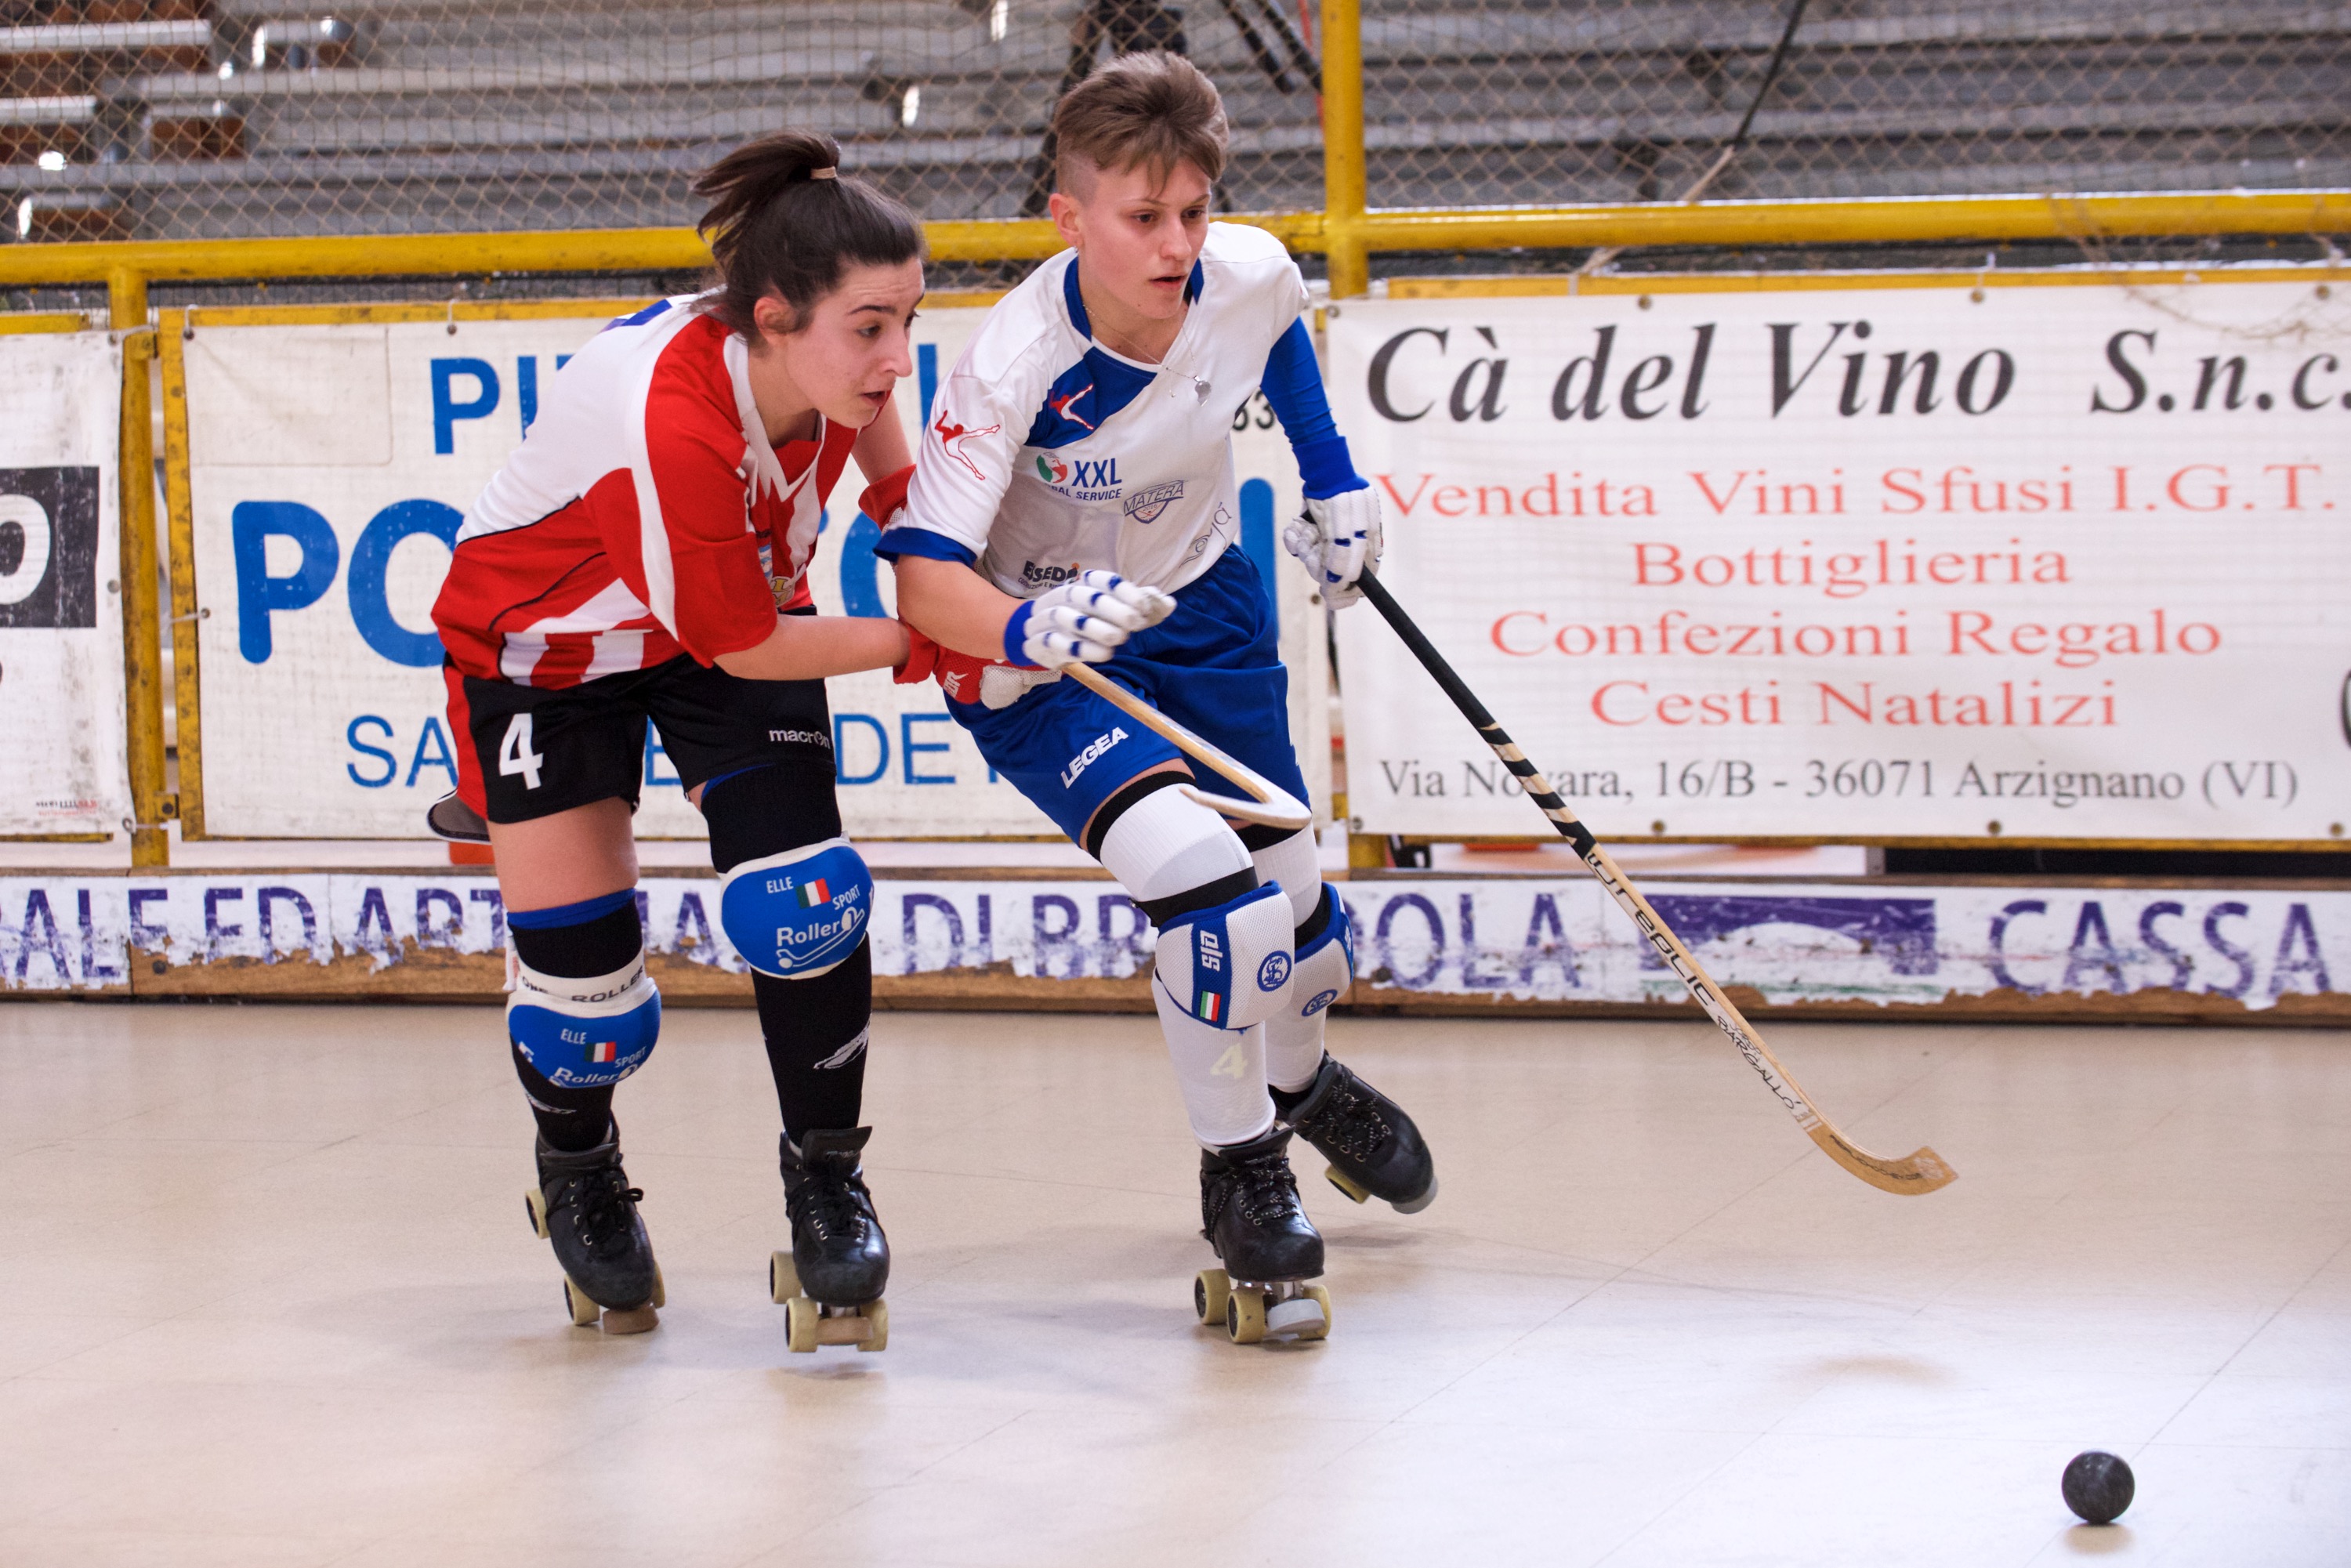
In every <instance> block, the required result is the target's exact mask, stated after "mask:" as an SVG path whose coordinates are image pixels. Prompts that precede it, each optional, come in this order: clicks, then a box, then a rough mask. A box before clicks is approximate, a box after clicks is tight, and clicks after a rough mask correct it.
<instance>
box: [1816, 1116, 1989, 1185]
mask: <svg viewBox="0 0 2351 1568" xmlns="http://www.w3.org/2000/svg"><path fill="white" fill-rule="evenodd" d="M1810 1130H1811V1133H1812V1136H1813V1142H1814V1143H1816V1144H1818V1145H1820V1146H1821V1152H1822V1153H1823V1154H1825V1155H1828V1157H1829V1158H1831V1159H1833V1160H1834V1161H1836V1163H1837V1164H1839V1165H1841V1166H1844V1168H1845V1169H1847V1170H1849V1171H1851V1172H1852V1173H1853V1174H1854V1175H1855V1176H1859V1177H1860V1178H1861V1179H1862V1180H1864V1181H1865V1182H1867V1183H1868V1184H1869V1185H1870V1186H1874V1187H1876V1188H1877V1190H1878V1191H1880V1192H1890V1193H1892V1194H1894V1195H1895V1196H1896V1197H1918V1196H1919V1195H1921V1194H1923V1193H1929V1192H1934V1191H1936V1190H1938V1188H1941V1187H1947V1186H1950V1185H1951V1184H1952V1183H1953V1182H1955V1181H1957V1180H1959V1172H1957V1171H1955V1170H1953V1169H1952V1168H1951V1167H1950V1166H1948V1165H1946V1164H1944V1163H1943V1156H1942V1155H1938V1154H1937V1153H1936V1152H1935V1151H1934V1150H1932V1149H1919V1150H1917V1151H1916V1152H1914V1153H1912V1154H1910V1155H1906V1156H1904V1157H1903V1158H1901V1159H1898V1160H1889V1159H1887V1158H1886V1156H1885V1155H1873V1154H1871V1153H1870V1152H1869V1151H1868V1150H1867V1149H1863V1148H1857V1147H1855V1145H1852V1144H1849V1143H1846V1142H1845V1141H1844V1138H1843V1137H1841V1136H1840V1135H1839V1134H1838V1133H1837V1130H1836V1129H1835V1128H1834V1127H1832V1126H1830V1125H1829V1124H1826V1123H1825V1122H1823V1123H1822V1124H1818V1125H1816V1126H1814V1127H1813V1128H1812V1129H1810Z"/></svg>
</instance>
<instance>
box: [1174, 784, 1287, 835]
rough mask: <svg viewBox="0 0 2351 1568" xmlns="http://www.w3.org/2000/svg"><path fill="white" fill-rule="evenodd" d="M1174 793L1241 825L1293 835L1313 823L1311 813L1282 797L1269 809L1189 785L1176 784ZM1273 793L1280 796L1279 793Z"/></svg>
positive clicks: (1248, 801) (1266, 805)
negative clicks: (1260, 826)
mask: <svg viewBox="0 0 2351 1568" xmlns="http://www.w3.org/2000/svg"><path fill="white" fill-rule="evenodd" d="M1175 792H1176V793H1177V794H1179V795H1181V796H1183V797H1184V798H1185V799H1186V800H1193V801H1196V802H1198V803H1199V804H1200V805H1203V806H1206V807H1207V808H1208V810H1211V811H1217V812H1220V813H1222V814H1223V815H1225V816H1228V817H1238V818H1239V819H1240V820H1241V821H1244V822H1257V823H1260V824H1262V825H1263V826H1265V827H1269V828H1281V829H1284V830H1286V831H1290V832H1293V833H1294V832H1296V831H1298V830H1299V829H1301V828H1303V827H1306V826H1308V825H1310V824H1311V823H1312V821H1314V813H1313V812H1312V811H1311V810H1309V809H1308V808H1307V807H1305V806H1303V805H1301V804H1300V803H1299V802H1298V801H1296V800H1291V799H1290V797H1288V796H1287V795H1282V796H1281V799H1280V800H1279V801H1277V802H1275V803H1273V804H1270V805H1269V804H1267V803H1265V802H1263V801H1259V800H1242V799H1241V798H1240V797H1238V796H1236V795H1211V794H1209V793H1207V791H1206V790H1204V789H1196V788H1194V787H1193V786H1192V785H1189V784H1178V785H1177V786H1175ZM1274 793H1275V794H1277V795H1280V794H1281V792H1280V790H1276V791H1274Z"/></svg>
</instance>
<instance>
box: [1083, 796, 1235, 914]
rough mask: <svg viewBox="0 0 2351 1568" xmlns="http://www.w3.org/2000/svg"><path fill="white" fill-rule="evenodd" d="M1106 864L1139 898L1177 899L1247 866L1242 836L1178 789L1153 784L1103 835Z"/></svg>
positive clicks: (1103, 859)
mask: <svg viewBox="0 0 2351 1568" xmlns="http://www.w3.org/2000/svg"><path fill="white" fill-rule="evenodd" d="M1101 859H1102V865H1103V867H1104V868H1105V869H1106V870H1108V871H1109V873H1111V875H1113V876H1114V877H1116V878H1118V880H1119V884H1120V885H1121V886H1122V887H1124V888H1125V889H1126V893H1127V896H1128V897H1130V898H1132V899H1134V900H1135V901H1136V902H1137V903H1148V902H1149V901H1151V900H1152V899H1155V898H1173V897H1174V896H1175V894H1179V893H1186V892H1189V891H1190V890H1191V889H1193V888H1196V887H1206V886H1207V884H1208V883H1212V882H1215V881H1217V880H1218V879H1219V878H1221V877H1228V876H1230V875H1232V874H1233V873H1235V872H1237V871H1247V870H1249V851H1248V849H1246V848H1245V847H1244V846H1243V845H1242V843H1241V840H1240V835H1239V834H1238V833H1236V832H1234V831H1232V829H1230V828H1228V827H1227V826H1225V820H1224V819H1223V818H1222V817H1220V816H1218V815H1217V813H1216V812H1214V811H1211V810H1208V808H1207V807H1206V806H1203V805H1200V804H1198V803H1196V802H1195V801H1192V800H1186V799H1185V798H1184V796H1183V795H1182V794H1181V793H1179V792H1178V791H1176V790H1175V789H1154V790H1153V791H1152V792H1151V793H1150V794H1148V795H1145V796H1144V798H1143V799H1142V800H1137V801H1136V802H1135V803H1134V805H1132V806H1129V807H1128V808H1127V809H1126V810H1124V811H1123V812H1121V813H1119V818H1118V821H1115V822H1113V823H1112V824H1111V825H1110V831H1108V832H1106V833H1104V834H1103V835H1102V856H1101Z"/></svg>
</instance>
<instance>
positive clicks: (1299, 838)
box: [1249, 828, 1322, 925]
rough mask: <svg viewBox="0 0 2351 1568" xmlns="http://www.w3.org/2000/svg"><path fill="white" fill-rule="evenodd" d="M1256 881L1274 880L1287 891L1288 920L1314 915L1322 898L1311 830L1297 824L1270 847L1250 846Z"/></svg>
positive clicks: (1295, 922)
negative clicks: (1252, 848) (1287, 835)
mask: <svg viewBox="0 0 2351 1568" xmlns="http://www.w3.org/2000/svg"><path fill="white" fill-rule="evenodd" d="M1249 859H1250V860H1251V861H1253V862H1256V865H1257V879H1258V881H1259V882H1278V883H1280V884H1281V891H1282V892H1284V893H1286V894H1289V895H1290V924H1291V925H1305V924H1306V923H1307V922H1308V921H1309V920H1311V919H1312V918H1314V908H1315V905H1317V904H1320V903H1322V855H1321V854H1320V853H1319V852H1317V850H1316V848H1315V844H1314V830H1313V829H1312V828H1301V829H1299V830H1298V831H1296V832H1294V833H1292V834H1290V836H1289V837H1288V838H1286V839H1284V840H1282V841H1280V843H1278V844H1275V845H1273V846H1272V847H1271V848H1270V849H1262V850H1253V851H1251V852H1250V853H1249Z"/></svg>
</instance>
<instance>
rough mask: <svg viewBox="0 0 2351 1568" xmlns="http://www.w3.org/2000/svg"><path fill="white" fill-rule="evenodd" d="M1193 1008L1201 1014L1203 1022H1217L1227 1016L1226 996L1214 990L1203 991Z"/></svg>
mask: <svg viewBox="0 0 2351 1568" xmlns="http://www.w3.org/2000/svg"><path fill="white" fill-rule="evenodd" d="M1192 1010H1193V1011H1194V1012H1196V1013H1197V1014H1199V1015H1200V1021H1201V1022H1202V1023H1215V1022H1217V1020H1218V1019H1222V1018H1223V1017H1224V1016H1225V998H1222V997H1220V996H1218V995H1217V993H1216V992H1214V991H1202V992H1201V993H1200V999H1199V1001H1198V1002H1196V1003H1195V1004H1194V1006H1193V1008H1192Z"/></svg>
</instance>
